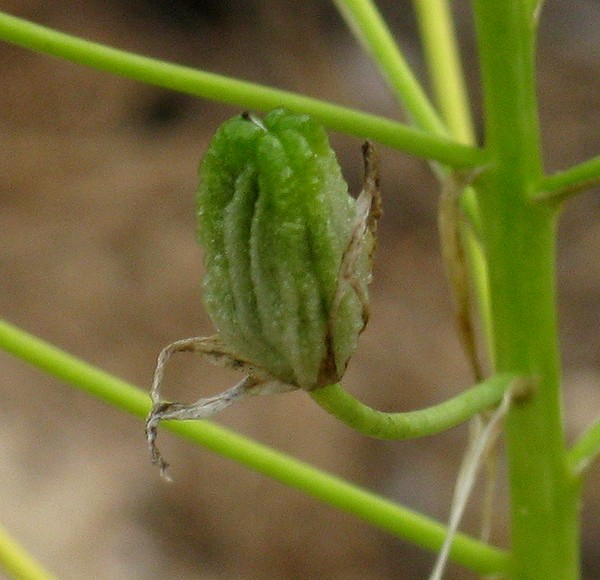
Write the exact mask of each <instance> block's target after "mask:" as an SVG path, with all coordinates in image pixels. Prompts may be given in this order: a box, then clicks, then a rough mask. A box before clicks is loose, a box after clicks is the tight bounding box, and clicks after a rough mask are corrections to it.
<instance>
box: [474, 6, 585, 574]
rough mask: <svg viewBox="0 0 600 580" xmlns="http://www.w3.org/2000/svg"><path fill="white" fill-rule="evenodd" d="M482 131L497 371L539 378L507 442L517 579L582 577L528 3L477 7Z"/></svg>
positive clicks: (551, 217)
mask: <svg viewBox="0 0 600 580" xmlns="http://www.w3.org/2000/svg"><path fill="white" fill-rule="evenodd" d="M473 5H474V10H475V21H476V28H477V34H478V46H479V54H480V58H481V70H482V80H483V93H484V105H485V111H486V116H485V136H486V148H488V150H489V153H490V156H491V159H492V165H491V166H490V167H489V169H488V170H487V171H486V172H484V173H483V174H482V175H481V176H480V179H478V180H477V182H476V189H477V191H478V201H479V209H480V213H481V225H482V236H483V244H484V247H485V250H486V253H487V263H488V266H489V283H490V296H491V315H492V332H493V347H494V355H495V356H494V359H495V363H496V371H497V372H510V373H516V374H519V375H525V376H533V377H536V378H537V391H536V393H535V394H534V395H533V396H531V397H530V398H528V399H527V400H526V401H523V402H522V403H521V404H518V405H514V406H513V407H512V408H511V410H510V412H509V415H508V419H507V428H506V437H507V454H508V463H509V485H510V494H511V539H512V556H513V566H514V568H513V570H512V576H511V578H514V579H515V580H525V579H530V580H534V579H535V580H538V579H540V578H544V579H545V580H554V579H556V580H574V579H576V578H578V577H579V575H578V574H579V562H578V555H579V535H578V534H579V532H578V528H579V521H578V517H579V514H578V499H579V495H578V488H577V486H576V485H575V484H574V482H573V478H572V477H571V473H570V470H569V468H568V465H567V461H566V453H565V451H566V450H565V439H564V430H563V421H562V408H561V392H560V368H559V357H558V339H557V322H556V290H555V285H556V284H555V241H556V217H557V216H556V211H554V210H553V209H552V208H549V207H547V206H545V205H544V206H542V205H540V204H532V203H531V202H530V200H531V194H532V192H533V190H534V189H535V187H536V186H537V184H538V183H539V180H540V176H541V160H540V157H541V156H540V145H539V127H538V119H537V102H536V91H535V81H534V78H535V75H534V60H535V58H534V52H535V32H536V29H535V19H534V16H533V14H532V11H531V3H530V2H529V1H527V0H495V1H494V2H490V1H489V0H475V1H474V4H473Z"/></svg>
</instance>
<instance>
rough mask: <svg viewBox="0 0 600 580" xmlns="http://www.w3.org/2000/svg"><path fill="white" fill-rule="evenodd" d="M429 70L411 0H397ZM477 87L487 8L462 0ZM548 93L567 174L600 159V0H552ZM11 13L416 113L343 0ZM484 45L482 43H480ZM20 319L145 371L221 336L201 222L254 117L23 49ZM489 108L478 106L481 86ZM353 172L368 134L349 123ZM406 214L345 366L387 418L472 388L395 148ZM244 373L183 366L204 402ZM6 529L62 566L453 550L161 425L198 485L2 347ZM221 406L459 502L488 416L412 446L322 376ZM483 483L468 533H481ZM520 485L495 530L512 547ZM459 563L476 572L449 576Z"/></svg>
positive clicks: (594, 236)
mask: <svg viewBox="0 0 600 580" xmlns="http://www.w3.org/2000/svg"><path fill="white" fill-rule="evenodd" d="M379 4H380V6H381V7H382V9H383V10H384V12H385V14H386V15H388V16H389V19H390V23H391V26H392V28H393V29H394V31H395V33H396V34H397V35H398V37H399V39H400V42H401V43H402V45H403V47H404V48H405V50H406V51H407V53H408V54H409V56H410V58H411V59H412V61H413V63H414V65H415V66H416V67H417V70H419V71H420V70H421V65H420V61H419V56H418V48H419V47H418V40H417V37H416V34H415V32H414V30H415V28H414V22H413V18H412V16H411V13H410V10H409V8H408V6H409V4H408V3H401V2H400V3H399V2H391V1H386V2H380V3H379ZM454 4H455V8H456V11H457V14H458V16H459V20H458V22H459V25H458V30H459V34H460V37H461V43H462V44H463V45H464V50H465V53H466V55H467V56H466V68H467V70H468V73H469V77H470V82H471V87H476V86H477V84H476V83H477V70H476V64H475V63H474V61H473V57H472V54H473V32H472V26H471V22H470V20H469V11H468V3H466V2H455V3H454ZM546 4H547V5H546V12H545V13H544V17H543V22H542V37H541V42H540V78H539V85H540V100H541V106H542V127H543V131H544V143H545V151H544V153H545V159H546V165H547V169H548V170H550V171H551V170H556V169H560V168H565V167H567V166H568V165H569V164H571V163H575V162H577V161H582V160H584V159H586V158H588V157H591V156H593V155H596V154H598V152H599V151H600V130H599V129H600V74H599V71H600V51H599V50H598V46H599V45H598V41H599V38H598V30H600V4H599V3H598V2H595V1H592V0H583V1H581V2H578V3H576V4H574V3H572V2H567V1H566V0H563V1H559V0H556V1H552V0H548V2H547V3H546ZM3 9H4V10H7V11H10V12H12V13H14V14H15V15H18V16H23V17H26V18H29V19H31V20H34V21H36V22H39V23H42V24H46V25H49V26H53V27H56V28H58V29H61V30H64V31H66V32H71V33H73V34H77V35H80V36H83V37H86V38H90V39H94V40H97V41H100V42H105V43H107V44H110V45H114V46H117V47H120V48H124V49H128V50H133V51H139V52H141V53H144V54H147V55H151V56H155V57H159V58H163V59H165V60H171V61H175V62H179V63H182V64H188V65H191V66H197V67H200V68H206V69H207V70H211V71H215V72H220V73H223V74H230V75H235V76H239V77H241V78H245V79H249V80H255V81H258V82H261V83H265V84H273V85H275V86H278V87H282V88H286V89H290V90H296V91H299V92H303V93H306V94H310V95H314V96H318V97H321V98H329V99H332V100H334V101H336V102H339V103H342V104H346V105H349V106H355V107H357V108H361V109H365V110H369V111H374V112H378V113H381V114H386V115H390V116H394V117H395V116H396V115H397V113H396V111H395V108H394V103H393V101H392V99H391V98H390V96H389V94H388V92H387V91H386V88H385V86H384V84H383V83H382V81H381V80H380V79H379V77H378V75H377V73H376V71H375V70H374V68H373V67H372V65H371V64H370V63H369V61H368V59H367V58H366V57H365V56H364V55H363V54H362V53H361V51H360V49H359V48H358V47H357V45H356V44H355V42H354V41H353V40H352V39H351V38H350V36H349V34H348V32H347V31H346V30H345V29H344V27H343V25H342V24H341V21H340V19H339V17H338V16H337V14H336V12H335V10H334V9H333V8H332V6H331V5H330V4H329V3H327V2H325V1H324V0H323V1H321V0H319V1H314V2H310V3H306V4H305V3H297V4H296V3H287V2H282V1H277V0H247V1H244V0H227V1H220V2H219V1H216V0H213V1H210V0H203V1H202V0H197V1H195V2H194V1H191V0H188V1H187V2H185V1H182V0H180V1H174V2H167V1H166V0H165V1H163V0H146V1H144V0H128V1H125V0H122V1H117V0H111V1H109V2H98V1H95V0H83V1H77V2H75V1H73V0H69V1H65V2H60V3H57V2H48V1H39V0H38V1H36V0H30V1H23V0H21V1H12V2H11V1H9V2H5V3H4V6H3ZM469 55H470V56H469ZM0 71H1V76H0V79H1V80H0V86H1V87H2V90H0V136H1V139H0V175H1V176H2V177H1V181H0V232H1V234H0V235H1V238H0V239H1V244H0V313H1V315H2V316H3V317H5V318H6V319H8V320H9V321H11V322H13V323H16V324H18V325H21V326H22V327H24V328H25V329H27V330H29V331H31V332H34V333H36V334H39V335H40V336H42V337H44V338H45V339H47V340H49V341H51V342H53V343H55V344H56V345H58V346H60V347H62V348H64V349H66V350H67V351H70V352H72V353H74V354H75V355H77V356H80V357H82V358H84V359H86V360H88V361H90V362H92V363H94V364H97V365H98V366H100V367H101V368H103V369H105V370H107V371H109V372H111V373H114V374H116V375H119V376H121V377H123V378H125V379H127V380H129V381H131V382H133V383H136V384H138V385H141V386H147V385H148V384H149V382H150V379H151V376H152V372H153V369H154V364H155V359H156V356H157V354H158V352H159V351H160V349H161V348H162V347H163V346H164V345H165V344H167V343H168V342H171V341H172V340H174V339H177V338H182V337H187V336H193V335H202V334H211V333H212V328H211V325H210V321H209V320H208V319H207V317H206V315H205V314H204V312H203V309H202V306H201V302H200V291H199V280H200V277H201V273H202V255H201V250H200V248H199V247H198V246H197V245H196V243H195V239H194V233H195V223H194V191H195V188H196V185H197V165H198V161H199V159H200V157H201V155H202V152H203V150H204V148H205V146H206V143H207V140H208V139H209V138H210V136H211V134H212V133H213V132H214V130H215V129H216V127H217V126H218V124H219V123H220V122H221V121H222V120H224V119H225V118H227V117H229V116H232V115H233V114H236V113H238V112H239V111H238V110H237V109H232V108H229V107H224V106H220V105H217V104H213V103H209V102H207V101H202V100H197V99H192V98H188V97H186V96H182V95H178V94H174V93H170V92H167V91H164V90H162V89H158V88H154V87H149V86H144V85H141V84H137V83H134V82H131V81H128V80H125V79H122V78H118V77H113V76H110V75H108V74H104V73H100V72H97V71H94V70H89V69H86V68H84V67H81V66H76V65H73V64H70V63H66V62H62V61H59V60H57V59H53V58H50V57H46V56H41V55H38V54H34V53H31V52H27V51H25V50H22V49H20V48H17V47H13V46H9V45H6V44H0ZM472 93H473V94H472V96H473V100H474V103H475V107H474V108H475V110H476V111H477V110H479V109H480V105H479V104H478V103H479V95H478V92H477V90H476V88H474V89H473V91H472ZM332 140H333V142H334V144H335V146H336V148H337V150H338V152H339V157H340V160H341V162H342V164H343V166H344V169H345V175H346V176H347V179H348V181H349V183H350V184H351V187H352V190H353V191H357V190H358V189H359V185H360V172H361V162H360V143H359V141H358V140H356V139H350V138H346V137H344V136H341V135H332ZM382 157H383V159H382V165H383V175H382V182H383V193H384V203H385V207H384V209H385V216H384V219H383V221H382V223H381V238H380V246H379V250H378V254H377V258H376V271H375V282H374V284H373V286H372V312H373V316H372V320H371V322H370V325H369V328H368V329H367V331H366V332H365V333H364V334H363V336H362V339H361V344H360V348H359V350H358V352H357V354H356V356H355V358H354V360H353V362H352V364H351V367H350V369H349V372H348V374H347V376H346V379H345V385H346V387H347V388H348V389H349V390H350V391H351V392H353V393H354V394H356V395H357V396H358V397H360V398H361V399H362V400H364V401H366V402H368V403H370V404H372V405H374V406H377V407H379V408H382V409H385V410H409V409H413V408H417V407H422V406H425V405H428V404H431V403H433V402H437V401H440V400H442V399H443V398H445V397H447V396H450V395H452V394H454V393H456V392H457V391H458V390H459V389H460V388H462V387H463V386H465V385H466V384H468V383H469V381H470V375H469V370H468V367H467V365H466V363H465V360H464V357H463V355H462V353H461V349H460V346H459V344H458V341H457V338H456V336H455V332H454V328H453V321H452V316H451V301H450V298H449V295H448V292H447V289H446V283H445V280H444V277H443V272H442V267H441V262H440V257H439V252H438V247H437V243H438V242H437V234H436V228H435V206H436V198H437V193H438V192H437V185H436V183H435V182H434V180H433V179H432V177H431V176H430V174H429V172H428V169H427V166H426V164H425V163H424V162H423V161H420V160H415V159H411V158H409V157H407V156H406V155H403V154H400V153H395V152H392V151H389V150H385V149H383V150H382ZM599 256H600V198H599V197H598V192H597V191H593V192H590V193H588V194H585V195H582V196H581V197H580V198H578V199H577V200H576V201H574V202H572V203H570V204H569V205H568V207H567V208H566V211H565V213H564V216H563V220H562V228H561V241H560V264H559V270H560V271H559V285H560V311H561V329H562V347H563V353H564V360H565V373H564V381H565V386H566V416H567V421H568V429H569V434H570V437H571V438H573V437H574V436H575V435H576V434H578V433H580V432H581V430H582V429H583V428H584V427H585V426H586V425H587V424H588V423H589V422H590V421H591V420H592V419H593V418H594V417H595V416H597V415H598V412H599V410H600V349H599V347H598V336H599V334H600V328H599V326H600V325H599V320H600V302H599V300H598V297H599V292H600V259H599ZM237 378H238V377H237V376H235V374H234V373H228V372H225V371H222V370H219V369H215V368H213V367H211V366H210V365H208V364H206V363H204V362H203V361H198V360H194V359H193V357H184V356H182V357H180V358H178V359H177V360H176V361H174V362H173V363H172V364H171V366H170V367H169V371H168V379H167V380H168V384H167V386H166V388H167V389H168V392H169V394H170V396H172V397H173V398H177V399H180V400H190V401H191V400H195V399H196V398H198V397H200V396H203V395H208V394H210V393H216V392H218V391H220V390H222V389H224V388H225V387H227V386H228V385H230V384H231V383H232V382H233V381H234V380H236V379H237ZM0 397H1V401H2V404H1V405H0V441H1V449H2V461H0V498H2V499H1V501H0V521H1V522H2V523H3V525H5V526H6V527H7V528H8V529H9V530H10V531H11V532H12V533H13V534H14V535H15V536H16V537H17V538H18V539H19V540H20V541H22V542H23V543H24V544H25V546H27V547H28V548H29V549H30V550H31V551H32V552H33V553H34V554H35V555H36V556H37V557H38V558H39V559H40V560H41V561H42V562H43V563H44V564H46V565H47V566H48V568H49V569H50V570H52V571H53V572H55V573H56V574H57V575H58V576H59V577H61V578H73V579H77V578H98V579H104V578H106V579H117V578H118V579H120V578H123V579H125V578H127V579H133V578H144V579H159V578H198V579H212V578H214V579H229V578H253V579H254V578H256V579H263V578H264V579H272V578H282V579H283V578H285V579H288V578H289V579H293V578H328V579H338V578H339V579H352V578H356V579H369V578H373V579H375V578H406V579H413V578H415V579H420V578H425V577H427V574H428V572H429V570H430V568H431V565H432V561H433V556H431V555H429V554H426V553H424V552H422V551H421V550H419V549H416V548H413V547H411V546H410V545H408V544H407V543H406V542H404V541H402V540H398V539H395V538H391V537H389V536H387V535H385V534H383V533H382V532H379V531H378V530H376V529H373V528H371V527H369V526H367V525H365V524H363V523H361V522H359V521H357V520H355V519H353V518H352V517H351V516H348V515H345V514H342V513H338V512H336V511H334V510H333V509H331V508H329V507H327V506H324V505H321V504H319V503H317V502H316V501H314V500H312V499H310V498H307V497H304V496H302V495H301V494H299V493H297V492H296V491H294V490H291V489H287V488H285V487H283V486H281V485H280V484H278V483H276V482H273V481H271V480H268V479H265V478H263V477H262V476H259V475H257V474H254V473H252V472H248V471H246V470H244V469H242V468H241V467H239V466H238V465H236V464H233V463H231V462H229V461H227V460H225V459H222V458H220V457H216V456H214V455H212V454H210V453H209V452H207V451H205V450H203V449H198V448H193V447H191V446H190V445H188V444H187V443H185V442H182V441H180V440H176V439H174V438H173V437H171V436H170V435H168V434H165V433H161V435H160V438H161V441H160V442H161V443H162V448H163V451H164V452H165V454H167V456H168V458H169V459H170V461H171V463H172V475H173V476H174V478H175V481H174V483H173V484H172V485H167V484H165V482H163V481H162V480H161V479H160V478H159V477H158V472H157V470H156V469H154V468H153V467H152V466H151V465H150V463H149V460H148V454H147V450H146V447H145V441H144V437H143V428H142V425H141V423H140V422H139V421H138V420H135V419H133V418H131V417H129V416H126V415H124V414H122V413H119V412H116V411H115V410H113V409H111V408H108V407H107V406H105V405H103V404H102V403H99V402H97V401H94V400H92V399H90V398H88V397H86V396H84V395H83V394H81V393H79V392H77V391H75V390H73V389H71V388H69V387H68V386H65V385H64V384H61V383H59V382H57V381H55V380H54V379H52V378H50V377H47V376H45V375H43V374H40V373H39V372H38V371H37V370H35V369H33V368H30V367H28V366H26V365H24V364H23V363H21V362H20V361H17V360H13V359H12V358H10V357H8V356H7V355H5V354H0ZM218 421H219V422H220V423H222V424H224V425H227V426H229V427H231V428H233V429H235V430H238V431H240V432H242V433H244V434H247V435H249V436H251V437H254V438H256V439H258V440H260V441H262V442H265V443H267V444H269V445H272V446H274V447H276V448H278V449H282V450H285V451H287V452H289V453H291V454H292V455H294V456H296V457H298V458H301V459H303V460H305V461H309V462H313V463H315V464H316V465H318V466H320V467H322V468H324V469H326V470H329V471H332V472H334V473H336V474H339V475H340V476H343V477H346V478H349V479H351V480H352V481H355V482H357V483H358V484H360V485H364V486H366V487H368V488H370V489H373V490H376V491H377V492H379V493H382V494H384V495H386V496H388V497H391V498H394V499H396V500H398V501H400V502H402V503H404V504H406V505H408V506H410V507H412V508H414V509H418V510H423V511H424V512H425V513H427V514H429V515H431V516H432V517H435V518H438V519H441V520H445V519H446V517H447V515H448V510H449V505H450V500H451V494H452V487H453V482H454V478H455V476H456V472H457V468H458V464H459V461H460V458H461V454H462V452H463V449H464V445H465V442H466V435H467V429H466V428H457V429H454V430H452V431H450V432H448V433H446V434H443V435H440V436H437V437H434V438H431V439H427V440H419V441H413V442H407V443H394V442H379V441H373V440H369V439H366V438H364V437H361V436H359V435H357V434H355V433H353V432H352V431H350V430H349V429H347V428H346V427H344V426H343V425H339V424H337V423H336V422H335V421H334V420H333V419H331V418H329V417H328V416H326V415H325V413H324V412H323V411H321V410H320V409H319V408H318V407H316V405H314V404H313V403H312V401H310V399H309V398H308V397H307V396H306V395H305V394H303V393H293V394H288V395H280V396H274V397H270V398H266V397H265V398H261V399H256V400H251V401H247V402H245V403H244V404H243V405H239V406H238V407H235V408H232V409H231V410H230V411H228V412H226V413H224V414H223V415H222V416H220V417H219V418H218ZM599 488H600V468H598V466H596V467H595V468H594V469H593V470H592V473H591V474H590V477H589V481H588V485H587V492H586V497H585V504H584V506H583V510H584V514H585V516H584V523H585V527H584V549H585V555H584V562H585V571H586V577H587V578H589V579H592V578H598V577H600V549H599V548H600V539H599V537H600V525H599V524H598V522H599V521H600V494H599V493H598V489H599ZM480 493H481V490H480V489H479V490H478V491H477V493H476V497H475V498H474V499H473V502H472V508H471V510H470V512H469V515H468V517H467V518H466V522H465V525H464V528H465V529H466V530H468V531H470V532H471V533H476V532H477V522H478V501H479V497H478V496H479V495H480ZM505 509H506V491H505V484H504V483H502V482H501V483H500V491H499V495H498V512H497V517H496V521H495V528H496V530H495V539H496V540H497V541H498V542H499V543H501V544H502V543H504V542H506V537H505V532H504V531H503V530H505V529H506V526H507V522H506V517H505V515H503V514H504V513H505ZM448 577H449V578H467V577H469V576H468V574H466V573H465V572H464V570H462V569H459V568H451V570H450V572H449V575H448Z"/></svg>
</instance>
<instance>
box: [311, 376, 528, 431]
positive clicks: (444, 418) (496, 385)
mask: <svg viewBox="0 0 600 580" xmlns="http://www.w3.org/2000/svg"><path fill="white" fill-rule="evenodd" d="M515 380H516V377H515V376H514V375H497V376H494V377H492V378H491V379H488V380H486V381H483V382H482V383H480V384H478V385H477V386H475V387H473V388H471V389H468V390H466V391H463V392H462V393H460V394H459V395H456V396H455V397H452V398H451V399H448V400H446V401H444V402H443V403H440V404H438V405H434V406H432V407H427V408H426V409H420V410H418V411H410V412H406V413H384V412H382V411H377V410H375V409H373V408H371V407H369V406H367V405H364V404H363V403H361V402H360V401H357V400H356V399H355V398H354V397H352V396H351V395H349V394H348V393H347V392H346V391H344V390H343V389H342V387H341V386H340V385H339V384H336V385H330V386H328V387H323V388H322V389H316V390H314V391H312V392H311V397H312V398H313V399H314V400H315V401H316V402H317V403H318V404H319V405H320V406H321V407H322V408H323V409H325V411H327V412H328V413H329V414H331V415H333V416H334V417H335V418H336V419H339V420H340V421H342V422H343V423H345V424H346V425H348V426H349V427H351V428H352V429H355V430H356V431H358V432H359V433H362V434H363V435H368V436H370V437H377V438H379V439H413V438H415V437H426V436H428V435H435V434H437V433H441V432H442V431H446V430H448V429H450V428H451V427H455V426H456V425H459V424H460V423H463V422H464V421H466V420H468V419H470V418H471V417H473V416H474V415H477V414H478V413H481V412H482V411H485V410H486V409H489V408H490V407H492V406H494V405H496V404H498V403H499V402H500V400H501V399H502V397H503V396H504V393H505V392H506V389H507V388H508V387H509V386H510V385H511V384H512V383H513V382H514V381H515Z"/></svg>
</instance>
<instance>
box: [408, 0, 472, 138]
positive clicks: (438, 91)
mask: <svg viewBox="0 0 600 580" xmlns="http://www.w3.org/2000/svg"><path fill="white" fill-rule="evenodd" d="M413 4H414V6H415V10H416V13H417V21H418V22H419V27H420V29H421V39H422V43H423V48H424V51H425V57H426V58H425V60H426V62H427V66H428V70H429V76H430V78H431V81H432V87H433V91H434V94H435V97H436V102H437V106H438V108H439V109H440V111H441V113H442V117H443V119H444V122H445V124H446V125H447V127H448V129H449V131H450V134H451V135H452V136H453V137H455V138H456V139H458V140H459V141H460V142H461V143H465V144H467V145H472V144H473V143H474V142H475V131H474V129H473V124H472V122H471V111H470V107H469V98H468V96H467V90H466V87H465V84H464V74H463V70H462V65H461V62H460V55H459V51H458V45H457V42H456V36H455V33H454V25H453V21H452V14H451V12H450V7H449V5H448V1H447V0H413Z"/></svg>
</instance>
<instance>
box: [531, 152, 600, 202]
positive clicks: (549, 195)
mask: <svg viewBox="0 0 600 580" xmlns="http://www.w3.org/2000/svg"><path fill="white" fill-rule="evenodd" d="M597 185H600V155H599V156H597V157H594V158H593V159H590V160H588V161H585V162H584V163H580V164H579V165H575V166H574V167H571V168H570V169H567V170H566V171H560V172H558V173H555V174H554V175H548V176H545V177H542V178H541V179H540V181H539V183H538V185H537V188H536V190H537V191H536V193H535V194H534V196H533V201H537V202H547V203H552V204H556V203H560V202H562V201H564V200H566V199H568V198H569V197H571V196H573V195H574V194H576V193H579V192H581V191H583V190H585V189H590V188H591V187H594V186H597Z"/></svg>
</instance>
